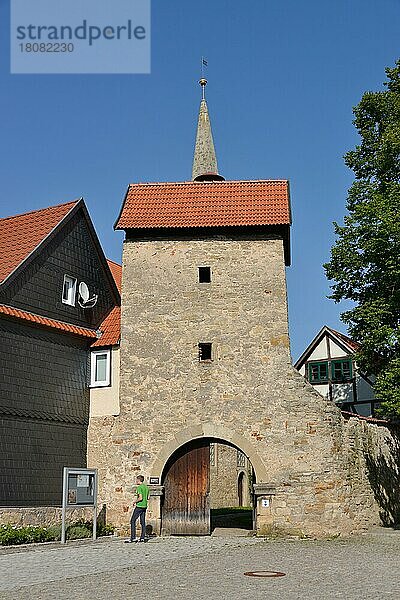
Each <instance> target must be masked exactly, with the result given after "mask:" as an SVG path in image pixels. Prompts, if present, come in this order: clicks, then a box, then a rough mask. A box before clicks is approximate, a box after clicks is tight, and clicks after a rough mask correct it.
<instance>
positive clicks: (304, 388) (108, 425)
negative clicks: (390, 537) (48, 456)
mask: <svg viewBox="0 0 400 600" xmlns="http://www.w3.org/2000/svg"><path fill="white" fill-rule="evenodd" d="M205 83H206V82H205V80H202V86H203V89H204V86H205ZM194 165H195V168H194V180H193V181H189V182H188V181H185V182H180V183H148V184H133V185H130V186H129V188H128V191H127V194H126V197H125V200H124V203H123V207H122V210H121V213H120V216H119V218H118V220H117V223H116V229H122V230H124V231H125V234H126V235H125V243H124V250H123V276H122V317H121V372H120V413H119V415H118V416H115V417H111V416H110V417H109V418H105V419H104V420H103V421H102V423H101V426H100V427H99V428H98V429H97V430H96V429H94V428H92V430H91V433H90V435H91V449H92V450H91V452H92V454H91V456H95V457H96V459H95V460H92V464H93V466H98V467H99V469H100V483H101V487H100V498H101V499H102V501H103V502H106V503H107V510H108V516H109V518H110V520H111V521H112V522H114V523H115V524H117V525H123V524H126V523H127V522H128V516H129V510H130V507H131V498H132V492H133V484H134V481H135V475H136V474H138V473H143V474H144V475H145V476H146V477H147V478H148V481H149V482H150V484H151V503H150V507H149V511H148V521H149V523H150V524H151V525H152V527H153V529H154V531H156V532H160V531H161V529H162V517H163V514H162V507H163V506H164V507H167V509H168V510H169V512H168V510H167V514H168V519H169V521H170V524H171V521H174V520H175V525H174V523H172V525H171V527H172V526H174V527H175V529H176V528H177V521H178V519H179V518H180V517H179V516H178V515H177V513H178V512H179V510H178V509H177V504H176V501H175V505H174V494H175V493H176V489H175V488H174V481H175V483H176V481H177V482H178V483H177V485H180V483H181V480H180V479H179V477H180V475H179V469H183V471H185V477H186V479H187V477H188V476H189V475H188V473H189V474H191V475H190V476H193V478H196V477H198V476H199V473H200V475H201V473H202V472H203V471H202V469H203V467H202V466H201V464H202V461H203V463H204V461H206V454H205V453H206V451H205V450H199V451H198V452H197V454H196V455H195V453H194V454H193V456H191V457H190V456H186V457H184V456H183V455H182V456H179V457H178V458H181V459H182V461H181V463H180V464H178V465H177V464H176V460H175V459H176V457H177V455H176V454H175V453H176V452H177V451H178V449H179V448H182V447H183V446H184V445H185V444H186V445H187V444H189V445H190V444H192V449H193V450H194V449H195V447H196V444H197V448H202V447H203V448H204V441H205V440H206V439H217V440H218V439H219V440H225V441H227V442H229V443H230V444H232V445H233V446H235V447H236V448H239V449H240V450H241V451H242V452H243V453H244V454H245V455H246V456H247V457H248V458H249V460H250V461H251V463H252V465H253V468H254V471H255V474H256V483H255V484H254V486H253V492H254V496H255V526H256V528H257V531H258V532H259V533H265V532H268V531H271V529H278V530H279V531H288V532H291V533H293V532H296V533H299V532H302V533H305V534H312V535H316V536H321V535H330V534H334V533H338V532H347V531H352V530H354V529H356V528H357V526H358V524H362V523H364V522H366V520H368V519H370V520H371V514H372V511H371V508H370V507H371V506H372V505H373V498H372V492H371V490H370V489H366V487H365V485H364V484H361V483H360V481H361V479H360V478H358V479H357V478H356V479H354V477H353V475H354V473H351V472H350V469H351V463H350V461H349V459H348V454H347V448H346V439H345V435H346V434H345V430H344V427H343V420H342V418H341V415H340V411H339V410H338V409H337V408H336V407H335V406H334V405H333V403H330V402H329V401H327V400H325V399H323V398H322V397H321V396H319V394H317V393H316V392H315V391H314V390H313V388H312V387H311V386H310V385H309V384H308V383H306V382H305V381H304V379H303V377H301V376H300V375H299V373H298V372H297V371H296V370H295V369H294V368H293V367H292V366H291V357H290V350H289V335H288V316H287V299H286V280H285V266H288V265H289V264H290V242H289V239H290V238H289V229H290V224H291V211H290V199H289V184H288V182H287V181H282V180H257V181H224V180H223V178H222V177H221V176H220V175H218V169H217V162H216V157H215V151H214V144H213V141H212V134H211V127H210V121H209V115H208V109H207V104H206V101H205V99H204V98H203V100H202V102H201V108H200V114H199V122H198V131H197V139H196V151H195V161H194ZM305 285H306V284H305ZM194 440H195V441H196V440H197V441H196V442H194ZM200 440H203V442H200ZM202 444H203V445H202ZM189 449H190V447H189ZM202 452H203V454H202ZM178 454H179V453H178ZM171 457H172V458H171ZM174 457H175V458H174ZM168 461H170V462H169V463H168ZM174 461H175V462H174ZM173 465H175V467H173ZM196 465H197V466H196ZM199 465H200V466H199ZM166 467H167V469H171V468H175V474H174V476H173V477H176V478H177V479H175V480H174V479H173V477H172V476H171V477H172V484H171V481H169V480H168V477H167V476H166V472H167V471H166V470H165V469H166ZM169 472H170V471H169ZM181 476H182V477H183V475H182V473H181ZM362 477H363V481H365V476H364V475H363V476H362ZM203 483H204V482H203ZM163 484H165V485H163ZM200 484H201V482H198V483H196V485H199V486H200V488H201V485H200ZM357 486H358V487H357ZM363 486H364V487H363ZM200 488H199V489H200ZM201 490H202V493H203V495H204V490H205V487H204V485H203V488H201ZM184 493H187V487H186V488H185V490H184ZM357 494H358V496H357ZM198 504H199V505H200V499H198ZM374 506H375V505H374ZM188 510H189V509H188ZM174 511H175V512H174ZM368 511H370V512H368ZM374 514H375V513H374ZM174 515H175V516H174ZM193 521H195V519H193ZM203 521H204V519H203ZM192 532H193V533H196V532H197V533H204V522H201V519H200V520H199V523H198V527H197V530H196V527H193V528H192Z"/></svg>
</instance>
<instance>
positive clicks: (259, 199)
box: [115, 180, 291, 229]
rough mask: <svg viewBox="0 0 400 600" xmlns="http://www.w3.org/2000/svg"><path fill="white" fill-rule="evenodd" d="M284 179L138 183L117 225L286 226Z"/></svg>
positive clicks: (287, 206)
mask: <svg viewBox="0 0 400 600" xmlns="http://www.w3.org/2000/svg"><path fill="white" fill-rule="evenodd" d="M290 223H291V214H290V199H289V184H288V181H286V180H258V181H217V182H216V181H202V182H199V181H184V182H178V183H137V184H131V185H130V186H129V188H128V191H127V194H126V197H125V200H124V204H123V207H122V210H121V214H120V216H119V218H118V220H117V223H116V224H115V229H132V228H142V227H144V228H150V227H156V228H159V227H167V228H171V227H225V226H241V225H290Z"/></svg>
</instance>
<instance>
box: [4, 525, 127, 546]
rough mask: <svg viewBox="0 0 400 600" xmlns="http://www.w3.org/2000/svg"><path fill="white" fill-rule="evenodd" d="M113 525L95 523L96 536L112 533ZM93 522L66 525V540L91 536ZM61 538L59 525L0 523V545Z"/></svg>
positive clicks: (14, 544)
mask: <svg viewBox="0 0 400 600" xmlns="http://www.w3.org/2000/svg"><path fill="white" fill-rule="evenodd" d="M114 529H115V528H114V526H113V525H104V524H103V523H101V522H100V523H98V524H97V536H98V537H101V536H105V535H112V534H113V533H114ZM92 534H93V523H92V522H91V521H83V520H80V521H77V522H76V523H72V524H71V525H68V527H67V528H66V537H67V539H68V540H77V539H82V538H88V537H91V536H92ZM60 539H61V525H50V526H48V527H46V526H44V527H41V526H39V525H27V526H24V527H20V526H19V525H9V524H8V525H0V546H16V545H18V544H32V543H35V542H36V543H38V542H53V541H57V540H60Z"/></svg>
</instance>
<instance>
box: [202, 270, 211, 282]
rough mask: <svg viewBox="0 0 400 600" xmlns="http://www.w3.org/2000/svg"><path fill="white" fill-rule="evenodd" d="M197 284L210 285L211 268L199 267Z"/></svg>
mask: <svg viewBox="0 0 400 600" xmlns="http://www.w3.org/2000/svg"><path fill="white" fill-rule="evenodd" d="M199 283H211V267H199Z"/></svg>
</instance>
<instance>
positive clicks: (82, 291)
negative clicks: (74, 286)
mask: <svg viewBox="0 0 400 600" xmlns="http://www.w3.org/2000/svg"><path fill="white" fill-rule="evenodd" d="M97 298H98V295H97V294H94V295H93V296H92V297H90V292H89V288H88V286H87V285H86V283H85V282H84V281H81V282H80V284H79V288H78V304H79V306H80V307H81V308H93V306H94V305H95V304H96V302H97Z"/></svg>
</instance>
